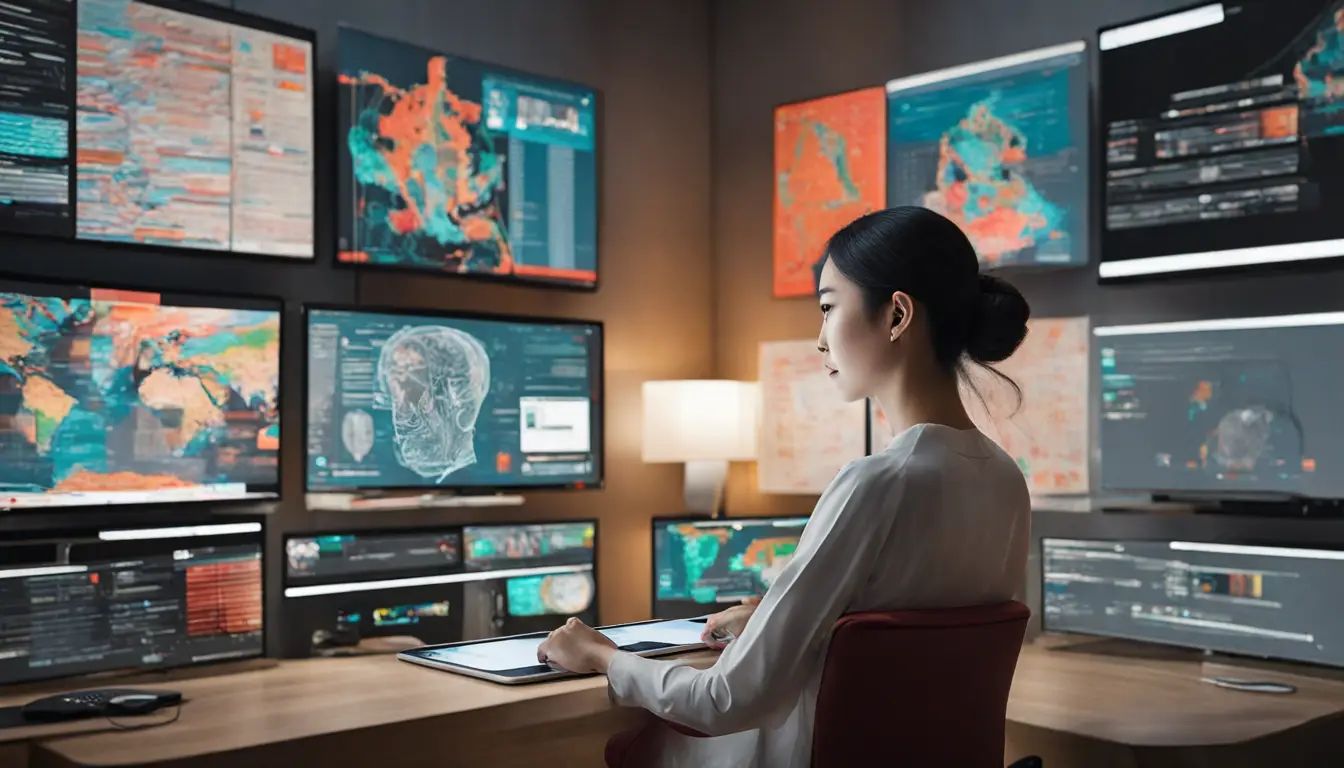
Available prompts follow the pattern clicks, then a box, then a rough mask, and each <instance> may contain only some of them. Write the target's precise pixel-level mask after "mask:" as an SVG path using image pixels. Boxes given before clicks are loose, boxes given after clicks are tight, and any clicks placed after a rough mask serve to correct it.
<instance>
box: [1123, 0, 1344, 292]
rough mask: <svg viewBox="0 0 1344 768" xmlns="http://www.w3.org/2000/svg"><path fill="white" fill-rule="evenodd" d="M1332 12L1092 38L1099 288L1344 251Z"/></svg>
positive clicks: (1248, 17) (1340, 59) (1252, 12)
mask: <svg viewBox="0 0 1344 768" xmlns="http://www.w3.org/2000/svg"><path fill="white" fill-rule="evenodd" d="M1342 5H1344V4H1341V3H1340V2H1321V0H1286V1H1284V2H1280V1H1279V0H1275V1H1274V2H1270V0H1235V1H1233V2H1225V3H1213V4H1210V5H1206V6H1202V7H1199V8H1195V9H1191V10H1187V11H1183V12H1180V13H1177V14H1174V15H1169V16H1164V17H1161V18H1157V19H1152V20H1148V21H1144V22H1140V23H1137V24H1130V25H1126V26H1124V27H1119V28H1112V29H1108V30H1103V31H1102V32H1101V38H1100V39H1101V81H1100V90H1101V117H1102V132H1103V133H1102V134H1101V136H1100V139H1099V140H1100V141H1101V142H1102V151H1104V153H1105V167H1106V183H1105V198H1104V200H1105V231H1104V232H1103V235H1102V242H1101V245H1102V250H1101V257H1102V262H1103V263H1102V266H1101V276H1102V277H1126V276H1133V275H1144V274H1154V273H1160V272H1172V271H1181V270H1191V269H1213V268H1219V267H1230V266H1239V265H1245V264H1257V263H1265V262H1274V261H1288V260H1299V259H1311V258H1322V257H1327V256H1338V255H1341V254H1344V219H1341V218H1340V217H1339V216H1338V215H1336V211H1338V210H1339V207H1340V205H1341V204H1344V92H1341V90H1340V89H1339V88H1338V87H1337V83H1338V82H1339V79H1340V77H1341V76H1344V36H1342V35H1341V32H1340V29H1339V25H1338V22H1337V20H1336V15H1337V14H1338V13H1339V11H1340V9H1341V6H1342Z"/></svg>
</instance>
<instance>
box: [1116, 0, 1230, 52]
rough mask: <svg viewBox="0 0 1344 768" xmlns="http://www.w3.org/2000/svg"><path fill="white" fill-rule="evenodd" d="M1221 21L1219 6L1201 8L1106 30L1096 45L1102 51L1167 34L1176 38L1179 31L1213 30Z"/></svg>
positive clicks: (1220, 6)
mask: <svg viewBox="0 0 1344 768" xmlns="http://www.w3.org/2000/svg"><path fill="white" fill-rule="evenodd" d="M1223 19H1224V15H1223V4H1222V3H1213V4H1211V5H1201V6H1200V7H1198V8H1191V9H1190V10H1188V11H1181V12H1180V13H1172V14H1168V15H1166V16H1159V17H1158V18H1156V19H1149V20H1147V21H1140V22H1139V23H1137V24H1129V25H1127V26H1124V27H1115V28H1114V29H1108V30H1106V31H1105V32H1102V33H1101V37H1100V40H1099V41H1098V46H1099V47H1100V48H1101V50H1103V51H1112V50H1115V49H1116V48H1123V47H1125V46H1126V45H1134V44H1135V43H1144V42H1147V41H1149V40H1157V39H1158V38H1161V37H1167V36H1169V35H1179V34H1181V33H1182V32H1189V31H1191V30H1194V29H1200V28H1202V27H1212V26H1213V25H1214V24H1222V23H1223Z"/></svg>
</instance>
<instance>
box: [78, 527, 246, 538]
mask: <svg viewBox="0 0 1344 768" xmlns="http://www.w3.org/2000/svg"><path fill="white" fill-rule="evenodd" d="M260 532H261V523H221V524H218V525H183V526H178V527H176V528H137V529H134V530H126V531H99V532H98V539H99V540H100V541H144V540H147V539H186V538H193V537H196V536H228V535H230V534H236V533H260Z"/></svg>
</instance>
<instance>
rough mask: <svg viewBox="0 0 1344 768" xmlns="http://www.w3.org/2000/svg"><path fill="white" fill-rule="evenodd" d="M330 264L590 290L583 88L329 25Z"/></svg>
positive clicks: (589, 158)
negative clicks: (332, 82)
mask: <svg viewBox="0 0 1344 768" xmlns="http://www.w3.org/2000/svg"><path fill="white" fill-rule="evenodd" d="M338 46H339V49H340V50H339V52H338V63H337V66H338V70H339V78H340V80H339V86H338V87H339V98H338V120H339V123H338V128H337V133H338V145H339V147H338V152H339V155H338V172H339V180H338V225H339V232H338V241H337V255H338V259H339V260H340V262H341V263H345V264H357V265H361V266H380V267H397V268H403V269H412V270H419V271H423V272H432V273H440V274H459V275H473V276H478V277H482V276H483V277H495V278H500V279H510V280H524V281H534V282H544V283H551V284H556V285H564V286H576V287H585V288H593V287H596V285H597V104H596V94H595V92H594V91H593V89H591V88H588V87H587V86H583V85H578V84H576V83H570V82H565V81H562V80H557V79H553V78H548V77H540V76H537V75H530V74H526V73H522V72H517V71H514V70H511V69H507V68H504V67H497V66H494V65H492V64H484V63H482V62H478V61H473V60H471V59H467V58H463V57H460V56H453V55H449V54H445V53H441V52H438V51H433V50H429V49H426V48H420V47H417V46H414V45H408V44H406V43H402V42H397V41H394V40H386V39H383V38H380V37H375V36H373V35H369V34H365V33H363V32H360V31H358V30H354V29H349V28H344V27H343V28H341V30H340V34H339V38H338Z"/></svg>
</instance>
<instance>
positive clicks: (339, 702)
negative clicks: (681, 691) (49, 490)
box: [0, 652, 716, 768]
mask: <svg viewBox="0 0 1344 768" xmlns="http://www.w3.org/2000/svg"><path fill="white" fill-rule="evenodd" d="M715 656H716V654H713V653H709V652H699V653H694V654H688V655H686V656H684V657H682V658H685V659H687V660H688V661H690V662H691V663H694V664H697V665H700V666H708V665H709V664H712V663H713V659H714V658H715ZM144 687H156V686H151V685H145V686H144ZM157 687H163V688H171V689H175V690H180V691H182V694H183V695H184V696H185V697H186V698H187V699H188V702H187V703H185V704H183V705H182V713H181V717H180V719H179V720H178V721H177V722H176V723H173V724H171V725H165V726H163V727H159V728H148V729H145V730H139V731H120V730H113V729H109V727H108V724H107V722H106V721H105V720H102V721H85V722H82V723H69V724H61V725H55V726H41V727H31V728H16V729H10V730H0V766H3V767H4V768H10V766H18V765H25V764H27V765H33V766H71V765H102V766H112V765H146V766H182V765H191V766H225V765H228V766H237V765H247V766H249V767H250V768H257V767H258V766H269V765H285V766H295V765H314V766H316V765H323V764H326V765H372V766H379V767H380V768H381V767H382V766H393V765H396V766H403V765H406V766H418V765H426V766H429V765H433V766H457V765H462V766H467V765H492V766H493V765H501V766H510V765H517V766H530V765H534V764H535V763H536V758H537V755H538V754H544V755H546V758H547V761H548V763H549V764H550V765H556V766H564V765H575V766H579V765H582V766H592V765H601V764H602V747H603V745H604V744H605V743H606V739H607V737H608V736H610V735H611V734H613V733H616V732H617V731H620V730H622V729H624V728H627V727H632V726H633V725H634V724H635V723H636V722H638V719H639V718H640V717H641V715H640V714H639V713H637V712H633V711H630V710H625V709H620V708H617V707H615V706H613V705H612V704H611V702H610V700H609V699H608V697H607V683H606V678H605V677H590V678H581V679H576V680H564V681H559V682H552V683H540V684H536V685H521V686H504V685H496V684H494V683H488V682H485V681H481V680H474V679H472V678H468V677H462V676H460V675H453V674H449V673H435V672H434V671H433V670H428V669H425V668H424V667H417V666H414V665H412V664H407V663H405V662H401V661H397V660H396V659H395V658H394V657H392V656H369V657H359V658H349V659H304V660H294V661H283V662H281V663H280V664H279V666H277V667H275V668H273V669H269V670H262V671H256V672H243V673H240V674H236V675H226V676H220V677H210V678H201V679H196V680H181V681H176V682H172V683H168V684H165V685H162V686H157ZM32 698H34V696H33V695H32V694H26V695H23V696H9V697H4V698H0V706H13V705H16V704H21V703H23V702H25V701H28V700H31V699H32ZM121 722H123V723H125V722H128V721H127V720H122V721H121ZM6 758H8V762H6Z"/></svg>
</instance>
